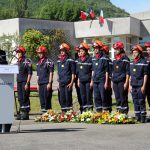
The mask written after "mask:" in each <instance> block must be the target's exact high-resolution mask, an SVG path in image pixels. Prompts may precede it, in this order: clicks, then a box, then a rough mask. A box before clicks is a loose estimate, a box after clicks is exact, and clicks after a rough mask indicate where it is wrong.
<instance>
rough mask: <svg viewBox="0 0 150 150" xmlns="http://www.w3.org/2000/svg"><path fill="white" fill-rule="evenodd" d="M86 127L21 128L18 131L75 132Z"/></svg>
mask: <svg viewBox="0 0 150 150" xmlns="http://www.w3.org/2000/svg"><path fill="white" fill-rule="evenodd" d="M84 129H86V128H61V129H59V128H57V129H33V130H21V131H20V132H19V133H38V132H77V131H83V130H84Z"/></svg>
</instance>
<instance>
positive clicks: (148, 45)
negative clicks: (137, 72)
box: [144, 42, 150, 110]
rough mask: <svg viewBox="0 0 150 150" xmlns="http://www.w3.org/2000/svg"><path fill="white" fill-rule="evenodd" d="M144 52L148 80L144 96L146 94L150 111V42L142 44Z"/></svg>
mask: <svg viewBox="0 0 150 150" xmlns="http://www.w3.org/2000/svg"><path fill="white" fill-rule="evenodd" d="M144 46H145V48H146V50H147V57H146V60H147V63H148V79H147V86H146V94H147V101H148V105H149V110H150V42H146V43H145V44H144Z"/></svg>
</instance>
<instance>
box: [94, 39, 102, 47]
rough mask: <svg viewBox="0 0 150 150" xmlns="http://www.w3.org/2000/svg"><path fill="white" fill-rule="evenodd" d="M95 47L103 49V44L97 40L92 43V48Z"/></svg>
mask: <svg viewBox="0 0 150 150" xmlns="http://www.w3.org/2000/svg"><path fill="white" fill-rule="evenodd" d="M97 46H98V47H103V46H104V44H103V43H102V42H101V41H99V40H95V41H94V43H93V47H97Z"/></svg>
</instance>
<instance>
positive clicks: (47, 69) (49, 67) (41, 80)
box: [36, 46, 54, 113]
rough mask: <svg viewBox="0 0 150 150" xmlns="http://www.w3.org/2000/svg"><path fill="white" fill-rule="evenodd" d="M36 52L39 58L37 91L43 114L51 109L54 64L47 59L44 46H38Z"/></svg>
mask: <svg viewBox="0 0 150 150" xmlns="http://www.w3.org/2000/svg"><path fill="white" fill-rule="evenodd" d="M36 52H37V54H38V57H39V58H40V60H39V62H38V63H37V82H38V84H37V90H38V92H39V97H40V105H41V112H43V113H44V112H46V111H47V110H48V109H51V108H52V106H51V99H52V83H53V74H54V63H53V61H52V60H51V59H49V58H47V56H46V55H47V48H46V47H45V46H39V47H38V48H37V50H36Z"/></svg>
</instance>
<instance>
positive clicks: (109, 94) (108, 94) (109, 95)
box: [102, 45, 112, 112]
mask: <svg viewBox="0 0 150 150" xmlns="http://www.w3.org/2000/svg"><path fill="white" fill-rule="evenodd" d="M102 49H103V52H104V54H105V55H106V56H107V58H108V59H109V77H108V88H107V89H106V91H105V93H106V99H107V101H108V103H109V105H108V106H109V107H110V112H111V111H112V84H111V78H112V60H111V59H110V57H109V47H108V46H107V45H104V46H103V47H102Z"/></svg>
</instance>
